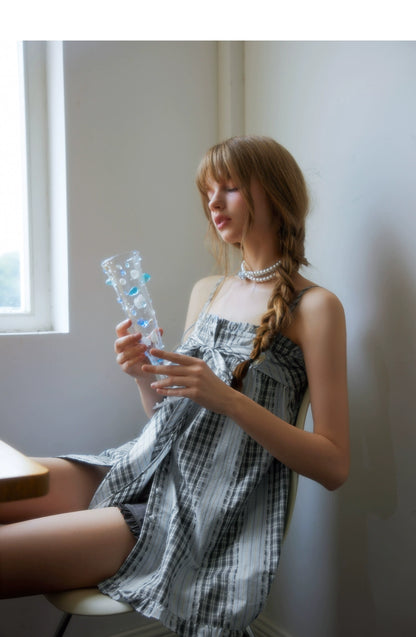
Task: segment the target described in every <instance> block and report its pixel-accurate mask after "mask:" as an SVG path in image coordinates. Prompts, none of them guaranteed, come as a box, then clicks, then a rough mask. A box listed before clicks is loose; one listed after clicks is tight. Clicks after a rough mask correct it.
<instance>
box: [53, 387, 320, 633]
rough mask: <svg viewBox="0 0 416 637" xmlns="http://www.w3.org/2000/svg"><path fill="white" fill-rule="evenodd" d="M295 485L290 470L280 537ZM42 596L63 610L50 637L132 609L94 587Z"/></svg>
mask: <svg viewBox="0 0 416 637" xmlns="http://www.w3.org/2000/svg"><path fill="white" fill-rule="evenodd" d="M309 402H310V398H309V389H306V392H305V395H304V397H303V400H302V403H301V406H300V408H299V413H298V416H297V419H296V427H298V428H299V429H304V427H305V420H306V415H307V413H308V408H309ZM297 488H298V474H297V473H296V472H295V471H291V476H290V488H289V498H288V505H287V511H286V522H285V532H284V537H286V535H287V533H288V530H289V525H290V522H291V520H292V516H293V510H294V508H295V501H296V493H297ZM45 597H46V599H47V600H48V601H49V602H51V604H53V605H54V606H55V607H56V608H58V609H59V610H61V611H63V612H64V616H63V617H62V619H61V621H60V623H59V625H58V628H57V630H56V632H55V635H54V637H62V636H63V634H64V633H65V630H66V628H67V626H68V624H69V622H70V620H71V617H72V615H88V616H94V615H95V616H97V615H119V614H122V613H131V612H133V610H134V609H133V608H132V606H130V604H127V603H126V602H117V601H116V600H114V599H111V597H108V595H104V594H103V593H100V591H99V590H98V588H80V589H76V590H72V591H63V592H61V593H48V594H47V595H45ZM246 635H248V637H254V634H253V632H252V630H251V628H247V629H246Z"/></svg>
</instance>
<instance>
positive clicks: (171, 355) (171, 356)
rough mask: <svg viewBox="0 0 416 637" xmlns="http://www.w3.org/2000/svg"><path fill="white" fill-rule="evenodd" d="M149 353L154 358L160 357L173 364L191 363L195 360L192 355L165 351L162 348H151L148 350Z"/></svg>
mask: <svg viewBox="0 0 416 637" xmlns="http://www.w3.org/2000/svg"><path fill="white" fill-rule="evenodd" d="M150 354H151V355H152V356H154V357H155V358H162V359H163V360H165V361H169V362H170V363H174V364H175V365H191V364H192V363H193V362H195V359H193V358H192V356H186V355H185V354H178V353H176V352H167V351H166V350H164V349H156V348H153V347H152V349H151V350H150Z"/></svg>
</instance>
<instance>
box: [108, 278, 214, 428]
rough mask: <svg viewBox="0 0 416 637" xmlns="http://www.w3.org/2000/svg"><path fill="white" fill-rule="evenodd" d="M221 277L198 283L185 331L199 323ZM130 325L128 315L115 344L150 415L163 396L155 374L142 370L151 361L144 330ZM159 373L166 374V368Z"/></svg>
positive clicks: (125, 370) (120, 324) (119, 329)
mask: <svg viewBox="0 0 416 637" xmlns="http://www.w3.org/2000/svg"><path fill="white" fill-rule="evenodd" d="M217 281H218V277H217V276H210V277H206V278H204V279H201V280H200V281H198V282H197V283H196V284H195V285H194V287H193V290H192V292H191V297H190V300H189V306H188V312H187V317H186V323H185V332H186V331H187V330H188V329H189V328H190V327H192V325H193V324H194V323H195V321H196V319H197V318H198V315H199V313H200V312H201V310H202V308H203V306H204V304H205V302H206V300H207V299H208V298H209V295H210V294H211V292H212V290H213V288H214V286H215V283H216V282H217ZM130 326H131V321H130V320H129V319H127V320H125V321H123V322H122V323H119V324H118V325H117V327H116V334H117V340H116V342H115V344H114V350H115V352H116V355H117V357H116V360H117V363H118V364H119V365H120V367H121V369H122V370H123V371H124V372H125V373H126V374H129V376H132V377H133V378H134V380H135V381H136V384H137V387H138V389H139V393H140V398H141V401H142V405H143V408H144V410H145V412H146V414H147V416H148V417H149V418H151V417H152V416H153V413H154V411H153V409H154V406H155V404H156V403H157V402H159V401H160V398H161V397H160V394H158V393H157V391H156V390H155V389H154V388H153V387H152V381H154V380H155V377H154V375H150V374H146V373H144V372H143V370H142V366H143V365H144V364H145V363H148V362H149V359H148V358H147V357H146V355H145V352H146V346H145V345H143V344H142V343H140V339H141V334H130V333H129V331H128V329H129V327H130ZM159 373H162V374H164V373H165V371H163V372H159Z"/></svg>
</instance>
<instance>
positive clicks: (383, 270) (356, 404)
mask: <svg viewBox="0 0 416 637" xmlns="http://www.w3.org/2000/svg"><path fill="white" fill-rule="evenodd" d="M245 60H246V69H245V72H246V104H245V108H246V130H247V132H249V133H261V134H268V135H271V136H273V137H275V138H276V139H278V140H279V141H281V142H282V143H283V144H284V145H285V146H287V147H288V148H289V149H290V150H291V151H292V153H293V154H294V156H295V157H296V158H297V159H298V161H299V163H300V165H301V166H302V168H303V170H304V172H305V174H306V177H307V180H308V182H309V185H310V190H311V194H312V213H311V216H310V218H309V222H308V241H307V255H308V258H309V260H310V261H311V263H312V265H313V267H312V268H310V269H309V271H308V274H309V276H310V277H311V278H313V279H314V280H316V281H317V282H319V283H320V284H322V285H325V286H327V287H329V288H330V289H332V290H333V291H334V292H335V293H336V294H338V296H339V297H340V298H341V300H342V302H343V303H344V306H345V310H346V316H347V324H348V357H349V387H350V405H351V444H352V467H351V476H350V478H349V481H348V482H347V483H346V485H345V486H344V487H343V488H342V489H341V490H340V491H339V492H337V493H332V494H328V493H325V492H324V490H323V489H322V488H320V487H319V486H317V485H314V484H312V483H310V482H309V481H307V480H301V482H300V490H299V499H298V502H297V505H296V510H295V516H294V519H293V526H292V529H291V533H290V537H289V538H288V541H287V544H286V546H285V551H284V553H283V556H282V562H281V570H280V572H279V576H278V579H277V582H276V585H275V586H274V589H273V594H272V596H271V600H270V604H269V608H268V611H267V613H265V615H264V617H265V621H269V622H271V625H272V626H273V629H274V631H276V630H278V629H279V630H281V631H286V632H287V634H289V635H291V636H292V637H351V635H354V637H367V636H368V635H377V637H392V636H393V635H400V637H410V636H411V635H414V634H415V630H416V611H415V606H414V593H415V584H416V576H415V555H416V539H415V538H416V527H415V520H416V517H415V504H414V485H415V470H414V458H415V451H416V449H415V428H414V421H415V418H414V405H413V402H414V401H413V396H414V391H415V386H416V383H415V381H416V372H415V354H416V327H415V320H414V317H415V315H416V294H415V293H416V284H415V275H414V272H415V270H416V253H415V236H416V214H415V213H416V210H415V207H416V180H415V176H414V173H415V165H416V164H415V160H416V123H415V113H416V88H415V76H416V44H414V43H404V42H403V43H398V42H396V43H394V42H390V43H379V42H371V43H362V42H343V43H340V42H325V43H320V42H307V43H302V42H286V43H277V42H250V43H247V44H246V47H245ZM274 634H276V632H275V633H274ZM278 634H280V633H278Z"/></svg>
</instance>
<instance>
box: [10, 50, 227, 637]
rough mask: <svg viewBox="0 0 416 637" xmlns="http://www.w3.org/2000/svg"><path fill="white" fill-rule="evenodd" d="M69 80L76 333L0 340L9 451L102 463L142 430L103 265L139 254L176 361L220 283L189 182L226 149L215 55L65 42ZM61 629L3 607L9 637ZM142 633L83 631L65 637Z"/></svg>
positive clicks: (41, 613)
mask: <svg viewBox="0 0 416 637" xmlns="http://www.w3.org/2000/svg"><path fill="white" fill-rule="evenodd" d="M64 80H65V90H66V96H65V100H66V132H67V182H68V216H69V221H68V230H69V282H70V302H69V306H70V332H69V334H46V335H39V334H34V335H20V336H17V335H13V336H2V337H0V352H1V353H0V357H1V358H0V376H1V431H0V437H1V438H2V439H4V440H6V441H8V442H10V443H11V444H14V445H15V446H16V447H18V448H19V449H21V450H22V451H24V452H26V453H27V454H30V455H54V454H59V453H65V452H69V451H82V450H91V451H93V450H96V451H99V450H101V449H103V448H105V447H107V446H112V445H117V444H119V443H121V442H123V441H125V440H127V439H129V438H131V437H132V436H133V435H135V434H136V432H137V431H138V429H139V427H140V425H141V424H142V423H144V422H145V417H144V414H143V412H142V410H141V408H139V403H138V398H137V391H136V387H135V384H134V382H133V381H132V380H131V379H129V378H128V377H126V376H125V375H124V374H122V373H121V372H120V371H119V369H118V366H117V364H116V363H115V359H114V354H113V342H114V337H115V333H114V326H115V324H116V323H117V322H119V321H120V320H121V319H122V313H121V312H120V308H119V306H118V304H117V303H116V297H115V294H114V292H113V291H112V290H111V288H108V286H106V285H105V284H104V281H105V278H104V275H103V273H102V272H101V268H100V261H101V260H102V259H103V258H104V257H107V256H110V255H112V254H114V253H116V252H120V251H123V250H126V249H131V248H137V249H139V250H140V252H141V253H142V257H143V266H144V269H145V270H146V271H149V272H150V273H151V275H152V280H151V281H150V283H149V290H150V292H151V294H152V297H153V301H154V306H155V309H156V311H157V313H158V316H159V322H160V324H161V325H162V326H163V327H164V329H165V337H164V338H165V343H166V346H167V347H172V346H174V345H175V344H176V343H177V342H178V341H179V339H180V337H181V332H182V328H183V324H184V319H185V312H186V303H187V300H188V296H189V292H190V289H191V287H192V284H193V282H194V281H195V280H197V279H198V278H199V277H201V276H203V275H205V274H210V273H211V271H212V260H211V257H210V255H209V254H208V251H204V249H203V248H201V246H202V242H203V239H204V235H205V221H204V215H203V212H202V209H201V206H200V202H199V196H198V194H197V191H196V187H195V186H194V174H195V171H196V167H197V164H198V162H199V159H200V157H201V156H202V154H203V153H204V152H205V150H206V149H207V148H208V147H209V146H210V145H211V144H213V143H215V141H216V140H217V132H218V122H217V46H216V44H215V43H214V42H206V43H204V42H201V43H197V42H195V43H192V42H187V43H181V42H176V43H175V42H171V43H163V42H161V43H160V42H159V43H156V42H142V43H140V42H131V43H127V42H126V43H123V42H67V43H65V44H64ZM58 616H59V614H58V613H57V612H56V611H55V610H54V609H52V607H51V606H50V605H49V604H48V603H47V602H46V601H44V600H43V598H38V597H35V598H31V599H26V600H10V601H3V602H0V617H1V619H0V637H26V636H27V635H29V634H30V635H34V636H35V637H36V636H40V635H42V636H43V635H45V636H46V635H48V634H51V635H52V634H53V625H54V624H55V623H56V621H57V618H58ZM137 621H138V620H137V616H136V617H135V616H134V615H133V616H130V615H129V616H126V617H125V618H117V619H113V620H106V621H98V622H97V621H92V620H88V619H84V620H82V619H74V624H73V627H72V632H71V630H68V637H70V635H71V634H72V635H75V634H77V635H79V636H81V635H83V634H87V630H88V634H89V636H90V637H92V635H93V634H97V635H98V634H99V635H100V637H102V636H103V635H110V634H115V633H116V632H117V631H116V628H117V630H121V628H123V627H124V628H126V627H127V626H131V625H137ZM95 631H97V632H95Z"/></svg>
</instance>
